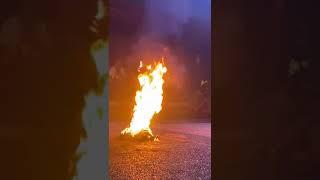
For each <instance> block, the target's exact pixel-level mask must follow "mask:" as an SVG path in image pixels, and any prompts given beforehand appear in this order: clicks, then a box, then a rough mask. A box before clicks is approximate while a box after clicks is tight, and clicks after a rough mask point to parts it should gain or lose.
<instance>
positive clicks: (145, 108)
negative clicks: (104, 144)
mask: <svg viewBox="0 0 320 180" xmlns="http://www.w3.org/2000/svg"><path fill="white" fill-rule="evenodd" d="M138 72H140V74H139V75H138V80H139V84H140V90H138V91H137V92H136V97H135V101H136V105H135V106H134V109H133V117H132V119H131V123H130V127H128V128H126V129H124V130H123V131H122V132H121V134H122V137H124V138H127V139H136V140H152V141H158V140H159V138H158V137H156V136H154V135H153V134H152V131H151V129H150V122H151V119H152V117H153V115H154V114H157V113H159V112H160V111H161V104H162V99H163V96H162V94H163V89H162V87H163V83H164V80H163V75H164V74H165V73H166V72H167V68H166V67H165V66H164V64H163V62H162V63H160V62H159V63H155V64H154V66H152V65H147V66H143V63H142V61H140V66H139V68H138Z"/></svg>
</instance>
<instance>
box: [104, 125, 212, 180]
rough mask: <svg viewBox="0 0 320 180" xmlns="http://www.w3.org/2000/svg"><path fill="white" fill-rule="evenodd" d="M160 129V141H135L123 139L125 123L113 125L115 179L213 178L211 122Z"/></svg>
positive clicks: (111, 171) (111, 168)
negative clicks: (121, 136) (122, 132)
mask: <svg viewBox="0 0 320 180" xmlns="http://www.w3.org/2000/svg"><path fill="white" fill-rule="evenodd" d="M156 126H157V127H153V129H152V130H153V133H154V134H155V135H158V136H159V138H160V141H159V142H131V141H126V140H123V139H121V138H119V135H120V132H121V130H122V129H123V128H125V127H126V125H125V124H121V125H120V124H116V123H111V124H110V127H109V129H110V132H109V134H110V136H109V145H110V147H109V150H110V154H109V155H110V156H109V158H110V159H109V174H110V178H111V179H211V124H210V123H175V124H174V123H165V124H157V125H156Z"/></svg>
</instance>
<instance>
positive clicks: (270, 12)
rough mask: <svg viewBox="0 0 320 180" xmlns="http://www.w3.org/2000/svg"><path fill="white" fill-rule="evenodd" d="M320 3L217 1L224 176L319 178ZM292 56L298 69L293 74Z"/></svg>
mask: <svg viewBox="0 0 320 180" xmlns="http://www.w3.org/2000/svg"><path fill="white" fill-rule="evenodd" d="M318 9H319V3H318V1H296V0H290V1H289V0H288V1H287V0H280V1H279V0H277V1H270V0H269V1H264V0H259V1H254V0H252V1H251V0H247V1H236V0H234V1H214V4H213V27H214V28H213V37H214V40H213V44H214V46H213V54H214V81H213V82H214V95H213V103H214V109H213V110H214V111H213V114H214V122H215V127H214V128H215V129H214V131H213V137H214V138H215V140H216V141H214V147H215V148H214V149H215V150H214V153H213V154H214V157H215V160H214V161H213V162H214V164H215V167H216V169H215V171H214V173H213V174H214V176H216V178H217V179H319V174H318V173H317V172H318V171H317V169H318V167H319V150H320V149H319V147H320V144H319V141H318V137H319V130H318V128H319V115H318V106H317V103H318V102H319V97H320V96H319V85H318V82H319V52H318V50H319V27H320V25H319V21H318V19H319V15H320V14H319V11H318ZM292 59H294V62H296V64H298V66H299V71H296V72H295V73H294V74H293V75H292V74H290V75H289V65H290V62H291V61H292ZM303 63H307V64H308V65H307V66H305V65H302V64H303Z"/></svg>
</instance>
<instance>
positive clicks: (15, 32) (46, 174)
mask: <svg viewBox="0 0 320 180" xmlns="http://www.w3.org/2000/svg"><path fill="white" fill-rule="evenodd" d="M96 12H97V3H96V1H74V0H71V1H70V0H68V1H62V0H58V1H57V0H54V1H39V0H31V1H16V0H11V1H3V2H1V6H0V82H1V86H0V94H1V101H0V102H1V103H0V109H1V110H0V121H1V122H0V123H1V125H0V144H1V145H0V159H1V160H0V179H8V180H9V179H30V180H31V179H32V180H37V179H39V180H40V179H41V180H44V179H48V180H49V179H53V180H57V179H61V180H62V179H69V178H70V177H68V173H69V172H68V171H69V167H70V159H72V158H73V156H74V154H75V152H76V148H77V146H78V144H79V140H80V139H79V137H80V134H81V131H82V128H81V112H82V109H83V106H84V95H85V94H86V93H87V92H88V91H89V89H92V88H95V87H96V79H97V78H96V76H97V74H96V69H95V68H96V67H95V64H94V63H93V60H91V55H90V45H91V44H92V42H93V40H94V39H95V38H97V35H95V34H94V33H92V32H90V30H89V26H90V25H92V20H93V19H94V16H95V15H96ZM107 28H108V27H107V24H106V25H105V26H104V27H102V29H107ZM69 174H70V173H69Z"/></svg>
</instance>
